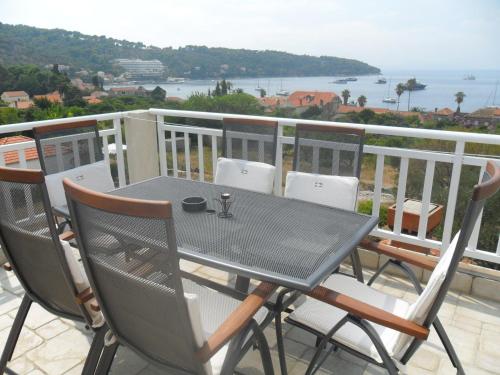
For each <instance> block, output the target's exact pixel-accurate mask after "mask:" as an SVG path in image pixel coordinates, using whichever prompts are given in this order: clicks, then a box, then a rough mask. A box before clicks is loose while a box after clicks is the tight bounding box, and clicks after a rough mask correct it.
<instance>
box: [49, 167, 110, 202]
mask: <svg viewBox="0 0 500 375" xmlns="http://www.w3.org/2000/svg"><path fill="white" fill-rule="evenodd" d="M66 177H67V178H69V179H70V180H71V181H73V182H76V183H77V184H79V185H81V186H83V187H85V188H87V189H92V190H95V191H98V192H101V193H104V192H107V191H110V190H113V189H114V188H115V184H114V182H113V178H112V177H111V171H110V169H109V166H108V165H107V164H106V162H105V161H104V160H103V161H99V162H96V163H92V164H87V165H84V166H81V167H77V168H73V169H68V170H67V171H62V172H59V173H54V174H50V175H48V176H45V184H46V185H47V191H48V193H49V198H50V204H51V205H52V206H53V207H56V206H63V205H65V204H66V196H65V194H64V187H63V184H62V181H63V180H64V179H65V178H66Z"/></svg>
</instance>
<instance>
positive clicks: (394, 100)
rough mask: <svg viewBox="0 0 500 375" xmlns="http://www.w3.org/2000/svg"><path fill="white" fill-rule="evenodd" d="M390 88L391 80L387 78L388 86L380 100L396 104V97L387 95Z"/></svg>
mask: <svg viewBox="0 0 500 375" xmlns="http://www.w3.org/2000/svg"><path fill="white" fill-rule="evenodd" d="M390 90H391V81H390V80H389V87H388V88H387V96H386V97H385V98H384V99H382V101H383V102H384V103H389V104H396V99H395V98H391V96H390V95H389V92H390Z"/></svg>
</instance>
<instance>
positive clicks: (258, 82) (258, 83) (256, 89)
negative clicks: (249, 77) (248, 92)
mask: <svg viewBox="0 0 500 375" xmlns="http://www.w3.org/2000/svg"><path fill="white" fill-rule="evenodd" d="M260 90H262V87H260V80H257V87H256V88H255V91H260Z"/></svg>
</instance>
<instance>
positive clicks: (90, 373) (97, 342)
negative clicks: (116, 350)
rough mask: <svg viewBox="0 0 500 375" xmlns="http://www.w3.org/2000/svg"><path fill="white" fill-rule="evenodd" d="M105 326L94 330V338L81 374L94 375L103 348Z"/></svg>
mask: <svg viewBox="0 0 500 375" xmlns="http://www.w3.org/2000/svg"><path fill="white" fill-rule="evenodd" d="M106 331H107V326H106V325H104V326H102V327H100V328H98V329H97V330H96V332H95V335H94V339H93V340H92V344H91V345H90V350H89V353H88V355H87V358H86V359H85V364H84V366H83V370H82V375H94V373H95V372H96V369H97V366H98V364H99V357H100V356H101V354H102V352H103V349H104V336H105V335H106Z"/></svg>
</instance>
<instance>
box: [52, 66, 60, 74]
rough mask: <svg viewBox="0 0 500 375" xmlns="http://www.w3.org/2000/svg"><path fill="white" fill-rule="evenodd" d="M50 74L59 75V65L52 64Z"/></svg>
mask: <svg viewBox="0 0 500 375" xmlns="http://www.w3.org/2000/svg"><path fill="white" fill-rule="evenodd" d="M52 73H54V74H59V73H60V72H59V64H52Z"/></svg>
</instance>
